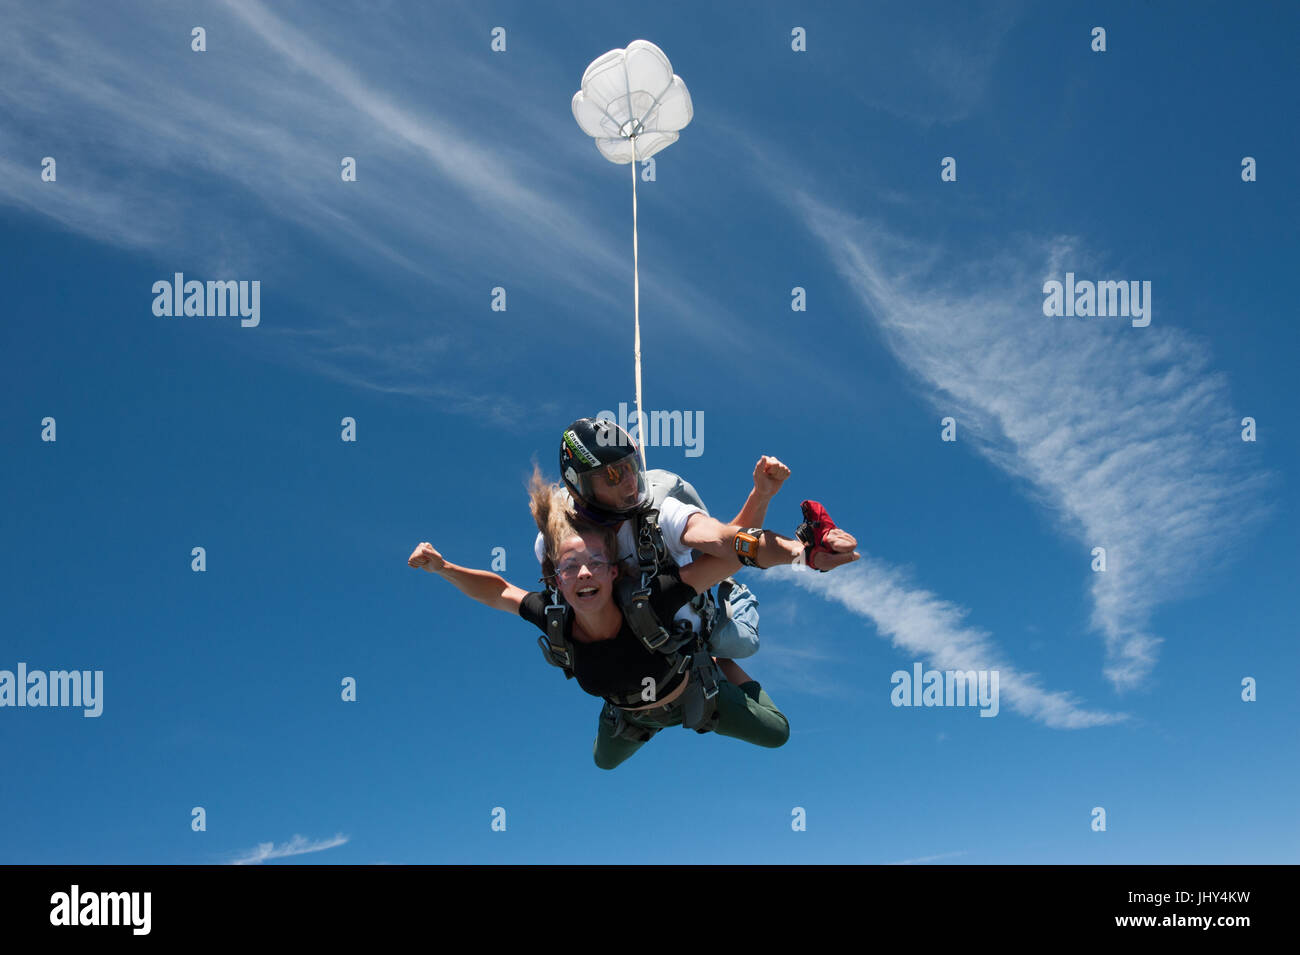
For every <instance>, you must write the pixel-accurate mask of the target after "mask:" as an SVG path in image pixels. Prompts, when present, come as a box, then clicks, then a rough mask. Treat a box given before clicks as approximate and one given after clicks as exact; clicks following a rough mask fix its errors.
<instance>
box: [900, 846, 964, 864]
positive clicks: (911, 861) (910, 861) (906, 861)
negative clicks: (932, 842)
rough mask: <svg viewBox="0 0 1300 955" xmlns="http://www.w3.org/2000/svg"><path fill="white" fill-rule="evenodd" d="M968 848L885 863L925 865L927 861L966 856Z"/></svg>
mask: <svg viewBox="0 0 1300 955" xmlns="http://www.w3.org/2000/svg"><path fill="white" fill-rule="evenodd" d="M965 854H966V850H965V849H962V850H961V851H960V852H941V853H939V854H938V855H933V856H921V857H920V858H917V859H902V860H900V861H898V862H886V863H885V865H924V864H925V863H927V862H938V861H939V860H940V859H955V858H957V857H958V856H964V855H965Z"/></svg>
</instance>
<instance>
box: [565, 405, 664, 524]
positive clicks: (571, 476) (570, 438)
mask: <svg viewBox="0 0 1300 955" xmlns="http://www.w3.org/2000/svg"><path fill="white" fill-rule="evenodd" d="M560 476H561V477H562V478H563V479H564V484H565V486H566V487H567V488H568V489H569V493H570V494H572V495H573V499H574V502H575V503H576V504H577V505H578V508H579V511H580V512H584V511H585V512H587V516H589V517H593V518H595V519H596V520H599V521H605V522H609V521H621V520H623V519H624V518H626V517H630V516H631V515H632V514H635V513H636V512H637V511H639V510H641V508H643V507H645V505H646V503H647V502H648V501H649V499H650V495H649V492H648V491H647V490H646V479H645V469H644V468H642V466H641V453H640V451H639V450H638V449H637V446H636V442H635V441H633V440H632V436H631V435H630V434H628V433H627V432H626V431H624V430H623V429H622V428H620V427H619V426H618V425H616V424H615V423H614V422H612V421H609V420H607V419H605V418H580V419H578V420H577V421H575V422H573V424H571V425H569V427H568V429H567V430H566V431H565V432H564V438H563V440H562V441H561V442H560ZM633 476H635V478H636V484H635V487H634V486H633V484H632V478H633ZM620 485H623V486H624V487H623V499H622V500H621V501H618V500H614V499H613V498H614V496H615V493H616V492H614V491H613V490H612V489H616V488H618V487H619V486H620ZM601 488H604V489H605V495H606V496H605V498H604V499H602V498H600V497H598V496H597V492H598V491H599V490H600V489H601Z"/></svg>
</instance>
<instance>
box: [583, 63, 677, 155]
mask: <svg viewBox="0 0 1300 955" xmlns="http://www.w3.org/2000/svg"><path fill="white" fill-rule="evenodd" d="M694 115H695V110H694V108H693V107H692V106H691V94H690V91H689V90H687V89H686V84H685V83H684V82H682V78H681V77H680V76H677V75H676V74H675V73H673V66H672V64H671V63H669V62H668V57H667V56H665V55H664V51H663V50H661V49H659V47H657V46H655V45H654V44H653V43H651V42H650V41H649V40H633V41H632V42H631V43H629V44H628V45H627V48H626V49H622V50H610V51H609V52H608V53H606V54H604V55H603V56H599V57H597V58H596V59H595V60H592V62H591V65H590V66H588V67H587V70H586V72H585V73H583V74H582V88H581V89H580V90H578V92H576V93H574V94H573V118H574V119H576V120H577V121H578V125H579V126H580V127H581V128H582V131H583V132H584V133H586V134H587V135H588V136H591V137H592V138H593V139H595V140H596V148H597V149H599V150H600V152H601V155H603V156H604V157H605V158H606V159H608V160H609V161H610V162H614V163H629V162H632V161H633V160H641V159H649V158H650V157H651V156H653V155H654V154H655V153H657V152H659V151H660V150H662V149H664V148H666V147H668V146H671V145H672V144H673V143H675V142H677V137H678V134H679V131H680V130H681V129H683V128H684V127H685V126H686V125H687V124H688V123H689V122H690V121H691V117H692V116H694Z"/></svg>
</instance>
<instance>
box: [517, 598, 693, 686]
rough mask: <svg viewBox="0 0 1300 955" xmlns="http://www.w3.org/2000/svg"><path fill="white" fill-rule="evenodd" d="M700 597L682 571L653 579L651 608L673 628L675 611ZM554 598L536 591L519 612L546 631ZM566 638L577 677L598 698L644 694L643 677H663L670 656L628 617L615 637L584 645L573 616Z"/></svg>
mask: <svg viewBox="0 0 1300 955" xmlns="http://www.w3.org/2000/svg"><path fill="white" fill-rule="evenodd" d="M694 597H695V590H694V588H692V587H691V585H690V584H686V583H683V582H682V579H681V578H680V577H678V576H677V575H676V574H660V575H659V576H658V577H656V578H654V580H653V581H651V583H650V607H651V609H653V610H654V613H655V616H656V617H658V618H659V621H660V623H662V624H663V625H664V626H665V627H666V628H668V629H672V619H673V615H674V614H675V613H677V611H678V610H680V609H681V608H682V606H683V605H685V604H687V603H689V602H690V601H691V600H692V599H693V598H694ZM550 602H551V598H550V595H549V594H547V593H540V592H535V593H530V594H528V595H527V596H526V597H524V599H523V600H522V601H520V603H519V616H521V617H523V618H524V619H525V620H527V621H528V622H529V623H531V624H534V625H535V626H537V627H538V628H539V629H540V630H541V631H542V632H543V633H545V632H546V607H547V605H548V604H549V603H550ZM565 638H566V639H567V640H568V641H569V645H570V646H571V647H573V676H574V679H576V680H577V681H578V685H579V686H581V687H582V689H583V690H584V691H585V692H587V693H590V694H591V695H592V696H599V697H603V698H605V699H609V698H610V697H623V698H626V697H628V696H632V695H635V694H639V693H640V692H641V689H642V687H643V686H644V684H643V683H642V682H641V681H642V680H644V679H645V678H646V677H651V678H652V679H654V680H656V681H658V680H659V679H661V678H662V677H663V674H664V667H665V663H666V658H665V657H664V655H663V654H662V653H656V652H655V651H653V650H647V649H646V646H645V644H644V643H642V642H641V641H640V640H639V639H638V638H637V635H636V634H635V633H633V632H632V628H631V627H629V626H628V625H627V621H626V620H625V621H624V622H623V626H622V627H620V628H619V631H618V634H617V635H616V636H614V637H612V638H611V639H609V640H596V641H594V642H592V643H584V642H582V641H579V640H575V639H574V638H573V618H572V615H570V618H569V626H568V632H567V633H565ZM678 682H679V681H676V680H674V681H673V684H672V685H671V687H664V688H663V690H662V692H663V693H664V694H665V695H666V694H667V693H669V692H671V690H672V689H675V688H676V686H677V683H678Z"/></svg>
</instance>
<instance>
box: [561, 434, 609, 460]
mask: <svg viewBox="0 0 1300 955" xmlns="http://www.w3.org/2000/svg"><path fill="white" fill-rule="evenodd" d="M564 443H565V444H567V445H568V446H569V447H570V448H571V449H572V451H573V453H574V455H576V456H577V458H578V460H579V461H581V462H582V463H583V464H585V465H587V466H588V467H593V468H594V467H599V466H600V458H598V457H596V456H595V455H594V454H592V453H591V452H590V451H588V450H587V446H586V445H585V444H583V443H582V442H581V441H579V440H578V436H577V435H576V434H574V433H573V431H566V432H564Z"/></svg>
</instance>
